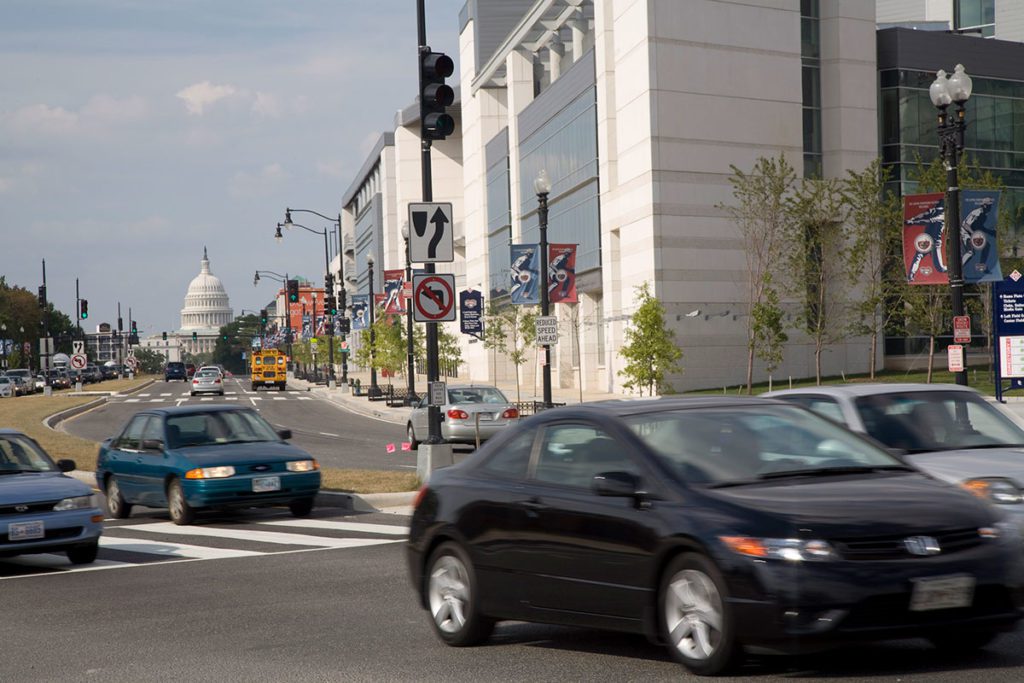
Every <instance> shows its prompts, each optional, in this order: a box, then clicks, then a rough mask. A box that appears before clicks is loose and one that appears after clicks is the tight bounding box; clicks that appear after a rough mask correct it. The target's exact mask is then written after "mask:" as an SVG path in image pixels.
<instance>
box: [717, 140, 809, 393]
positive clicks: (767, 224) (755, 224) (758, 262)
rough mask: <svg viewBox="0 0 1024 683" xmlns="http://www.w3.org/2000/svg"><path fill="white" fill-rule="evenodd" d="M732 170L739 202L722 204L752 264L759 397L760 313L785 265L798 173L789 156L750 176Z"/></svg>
mask: <svg viewBox="0 0 1024 683" xmlns="http://www.w3.org/2000/svg"><path fill="white" fill-rule="evenodd" d="M731 168H732V173H733V174H732V176H731V177H730V178H729V182H730V183H732V187H733V198H734V199H735V200H736V201H735V203H734V204H731V205H725V204H719V205H718V208H720V209H722V210H724V211H725V212H726V213H727V214H728V215H729V216H730V217H731V218H732V220H733V222H734V223H735V224H736V227H737V228H739V230H740V233H741V235H742V236H743V245H744V249H745V256H746V265H747V283H746V285H747V301H746V305H747V313H748V315H747V393H753V381H754V356H755V348H756V345H757V340H758V337H763V336H764V334H765V331H764V330H759V329H758V328H757V324H758V323H757V321H758V320H759V318H758V317H756V316H755V315H754V310H755V308H757V309H759V310H762V309H763V306H764V302H765V299H766V298H767V297H768V292H769V289H770V283H771V272H772V271H773V270H775V269H777V268H778V265H779V261H780V258H781V251H782V246H783V240H784V238H785V233H786V226H787V220H788V218H789V216H788V214H789V208H788V204H789V201H790V195H791V194H792V191H793V186H794V184H795V182H796V172H795V171H794V170H793V167H792V166H790V164H789V162H788V161H786V157H785V156H784V155H782V156H779V157H778V158H771V159H766V158H764V157H761V158H759V159H758V160H757V162H756V163H755V164H754V168H753V169H752V170H751V171H750V172H749V173H747V172H745V171H742V170H740V169H739V168H737V167H736V166H731ZM760 319H762V320H763V319H764V317H763V316H762V317H761V318H760Z"/></svg>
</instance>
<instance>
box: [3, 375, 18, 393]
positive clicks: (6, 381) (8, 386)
mask: <svg viewBox="0 0 1024 683" xmlns="http://www.w3.org/2000/svg"><path fill="white" fill-rule="evenodd" d="M14 386H15V385H14V381H13V380H12V379H11V378H10V377H8V376H7V375H0V398H7V397H9V396H14V393H15V388H14Z"/></svg>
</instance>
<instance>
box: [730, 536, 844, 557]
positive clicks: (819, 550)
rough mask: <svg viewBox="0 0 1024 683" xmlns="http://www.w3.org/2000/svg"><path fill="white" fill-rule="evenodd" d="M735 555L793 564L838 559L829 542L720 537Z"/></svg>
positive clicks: (798, 539) (797, 539)
mask: <svg viewBox="0 0 1024 683" xmlns="http://www.w3.org/2000/svg"><path fill="white" fill-rule="evenodd" d="M718 538H719V540H721V541H722V543H725V545H726V547H728V548H729V549H730V550H732V551H733V552H734V553H738V554H740V555H746V556H747V557H758V558H761V559H766V560H789V561H791V562H822V561H827V560H834V559H836V553H835V551H834V550H833V549H832V546H831V545H830V544H829V542H828V541H821V540H817V539H812V540H804V539H800V538H755V537H752V536H719V537H718Z"/></svg>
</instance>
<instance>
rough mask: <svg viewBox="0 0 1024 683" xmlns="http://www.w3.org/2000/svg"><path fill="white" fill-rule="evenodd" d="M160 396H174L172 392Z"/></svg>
mask: <svg viewBox="0 0 1024 683" xmlns="http://www.w3.org/2000/svg"><path fill="white" fill-rule="evenodd" d="M160 395H161V396H173V394H171V393H170V392H167V393H166V394H160Z"/></svg>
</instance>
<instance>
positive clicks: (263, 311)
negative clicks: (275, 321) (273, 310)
mask: <svg viewBox="0 0 1024 683" xmlns="http://www.w3.org/2000/svg"><path fill="white" fill-rule="evenodd" d="M266 324H267V309H265V308H261V309H260V325H266Z"/></svg>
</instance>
